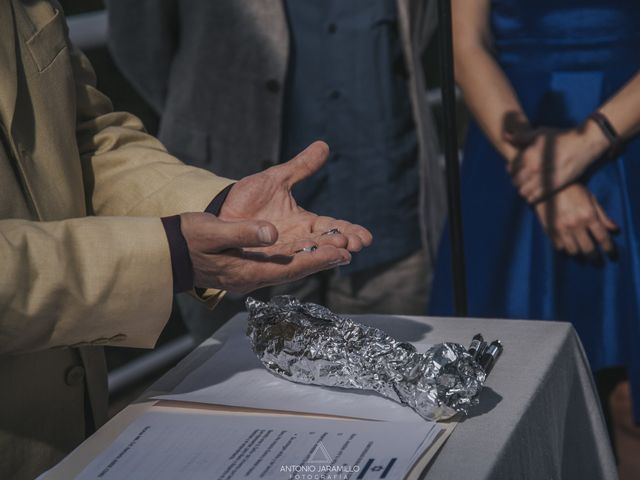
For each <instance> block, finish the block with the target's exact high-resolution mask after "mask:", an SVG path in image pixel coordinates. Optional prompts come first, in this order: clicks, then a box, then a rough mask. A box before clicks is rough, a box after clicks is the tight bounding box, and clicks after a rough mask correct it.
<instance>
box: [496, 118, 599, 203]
mask: <svg viewBox="0 0 640 480" xmlns="http://www.w3.org/2000/svg"><path fill="white" fill-rule="evenodd" d="M509 140H510V143H512V144H513V145H514V146H516V147H518V148H520V152H519V154H518V155H517V156H516V157H515V158H514V159H513V160H512V161H510V162H509V164H508V166H507V170H508V171H509V174H510V175H511V177H512V179H513V184H514V185H515V187H516V188H517V189H518V191H519V193H520V195H522V196H523V197H524V198H525V199H526V200H527V201H528V202H529V203H534V202H537V201H539V200H540V199H542V198H543V197H545V196H547V195H550V194H552V193H553V192H555V191H556V190H559V189H561V188H562V187H564V186H566V185H568V184H569V183H571V182H573V181H574V180H576V179H577V178H578V177H580V175H582V174H583V173H584V171H585V170H586V169H587V168H588V167H589V165H590V164H591V163H592V162H593V161H594V160H596V159H597V158H599V157H600V156H601V155H602V154H603V153H604V152H605V151H606V149H607V148H608V146H609V141H608V140H607V138H606V137H605V136H604V134H603V133H602V131H601V130H600V128H599V127H598V126H597V125H596V124H595V123H594V122H592V121H588V122H586V123H585V124H584V125H583V126H581V127H579V128H574V129H570V130H556V129H551V128H540V129H536V130H531V131H529V132H522V133H520V134H519V135H516V136H514V138H512V139H509Z"/></svg>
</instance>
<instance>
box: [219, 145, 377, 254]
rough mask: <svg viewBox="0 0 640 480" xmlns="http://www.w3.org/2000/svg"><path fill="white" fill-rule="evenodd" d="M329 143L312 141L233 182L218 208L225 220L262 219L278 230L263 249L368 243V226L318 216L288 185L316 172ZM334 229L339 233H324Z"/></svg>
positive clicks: (357, 247)
mask: <svg viewBox="0 0 640 480" xmlns="http://www.w3.org/2000/svg"><path fill="white" fill-rule="evenodd" d="M328 154H329V147H328V146H327V145H326V144H325V143H323V142H315V143H313V144H312V145H311V146H309V147H308V148H307V149H306V150H304V151H303V152H302V153H300V154H299V155H298V156H297V157H295V158H294V159H293V160H291V161H289V162H287V163H284V164H281V165H277V166H275V167H272V168H269V169H268V170H265V171H264V172H260V173H257V174H255V175H251V176H249V177H246V178H243V179H242V180H240V181H239V182H238V183H236V184H235V185H234V186H233V188H232V189H231V191H230V192H229V195H228V197H227V199H226V200H225V202H224V205H223V207H222V210H221V212H220V219H222V220H225V221H243V220H265V221H267V222H270V223H272V224H273V225H274V226H275V227H276V229H277V230H278V241H277V243H276V245H274V247H267V248H265V249H264V251H265V253H267V252H268V251H269V250H273V249H274V248H277V249H278V250H279V251H281V249H282V248H283V247H284V246H286V245H292V248H299V246H300V242H303V243H307V244H309V245H315V246H317V247H318V249H319V250H322V249H327V248H332V249H346V250H347V251H350V252H356V251H359V250H360V249H361V248H362V247H363V246H367V245H369V244H370V243H371V240H372V237H371V234H370V233H369V231H368V230H366V229H365V228H363V227H361V226H360V225H354V224H352V223H350V222H347V221H344V220H337V219H334V218H331V217H321V216H318V215H316V214H314V213H311V212H308V211H306V210H304V209H303V208H301V207H300V206H298V204H297V203H296V201H295V199H294V198H293V195H292V193H291V189H292V188H293V186H294V185H295V184H296V183H298V182H299V181H301V180H304V179H305V178H307V177H309V176H310V175H312V174H313V173H315V172H317V171H318V170H319V169H320V168H321V167H322V165H323V164H324V163H325V162H326V160H327V157H328ZM334 229H335V230H337V231H338V232H339V233H335V234H331V235H327V234H326V233H327V232H333V231H335V230H334Z"/></svg>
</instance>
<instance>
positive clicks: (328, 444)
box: [77, 409, 450, 480]
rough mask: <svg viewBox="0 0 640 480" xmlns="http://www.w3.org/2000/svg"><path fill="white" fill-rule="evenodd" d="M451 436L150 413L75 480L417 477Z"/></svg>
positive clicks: (433, 428)
mask: <svg viewBox="0 0 640 480" xmlns="http://www.w3.org/2000/svg"><path fill="white" fill-rule="evenodd" d="M449 432H450V429H449V428H446V427H445V426H443V425H440V424H437V423H433V422H424V423H420V424H416V423H407V422H379V421H362V420H347V419H328V418H314V417H305V416H300V415H295V416H287V415H273V416H266V415H248V414H229V413H223V412H219V413H217V414H211V413H203V412H198V411H197V409H184V410H183V411H181V412H178V413H176V412H163V411H153V412H149V413H146V414H144V415H142V416H141V417H139V418H137V419H136V420H135V421H134V422H133V423H131V424H130V425H129V426H128V428H127V429H126V430H125V431H124V432H122V433H121V434H120V436H119V437H118V438H117V439H116V440H115V441H114V442H113V443H112V444H111V445H110V446H109V448H107V449H106V450H104V451H103V452H102V453H101V454H100V455H99V456H98V457H96V458H95V459H94V460H93V461H92V462H91V463H90V464H89V465H88V466H87V467H86V468H85V469H84V470H83V471H82V473H81V474H80V475H79V476H78V477H77V478H79V479H81V480H87V479H103V480H115V479H118V480H119V479H130V478H153V479H154V480H174V479H177V478H179V479H181V480H196V479H203V480H204V479H207V480H210V479H218V480H239V479H263V480H285V479H286V480H294V479H295V480H303V479H313V480H316V479H317V480H372V479H394V480H395V479H402V478H418V477H419V476H420V474H421V472H422V470H423V469H424V466H425V465H426V463H427V462H428V461H429V459H430V458H431V456H432V455H433V453H434V452H435V451H436V450H437V448H438V447H439V445H441V444H442V442H444V439H445V438H446V436H447V435H448V433H449ZM425 452H431V454H430V455H428V456H425V455H424V454H425Z"/></svg>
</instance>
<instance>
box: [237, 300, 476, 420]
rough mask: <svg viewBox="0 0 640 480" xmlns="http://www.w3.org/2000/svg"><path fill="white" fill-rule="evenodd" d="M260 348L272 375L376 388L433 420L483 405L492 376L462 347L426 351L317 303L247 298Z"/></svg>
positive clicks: (258, 351) (250, 331) (251, 327)
mask: <svg viewBox="0 0 640 480" xmlns="http://www.w3.org/2000/svg"><path fill="white" fill-rule="evenodd" d="M246 305H247V309H248V311H249V325H248V329H247V335H248V336H249V338H250V340H251V343H252V346H253V350H254V352H255V353H256V354H257V355H258V357H259V359H260V360H261V362H262V364H263V365H264V366H265V367H266V368H267V369H268V370H269V371H271V372H272V373H274V374H276V375H279V376H282V377H284V378H286V379H287V380H291V381H293V382H298V383H306V384H315V385H323V386H329V387H341V388H355V389H361V390H373V391H375V392H377V393H379V394H381V395H383V396H385V397H387V398H390V399H391V400H394V401H396V402H399V403H402V404H404V405H407V406H409V407H411V408H412V409H414V410H415V411H416V412H417V413H418V414H419V415H420V416H421V417H423V418H425V419H427V420H442V419H446V418H450V417H452V416H453V415H455V414H456V413H458V412H465V413H466V411H467V409H468V407H469V406H470V405H474V404H476V403H477V398H476V397H477V394H478V393H479V392H480V390H481V389H482V385H483V383H484V381H485V377H486V375H485V372H484V371H483V369H482V368H481V367H480V366H479V365H478V364H477V363H476V362H475V361H474V360H473V358H472V356H471V355H469V353H468V352H467V351H466V349H465V348H464V347H463V346H462V345H459V344H457V343H442V344H438V345H434V346H433V347H431V348H429V349H428V350H427V351H426V352H424V353H419V352H417V351H416V349H415V347H414V346H413V345H411V344H409V343H404V342H399V341H397V340H395V339H393V338H391V337H389V336H388V335H387V334H386V333H384V332H383V331H382V330H379V329H377V328H373V327H368V326H365V325H361V324H358V323H356V322H354V321H353V320H351V319H349V318H345V317H341V316H339V315H336V314H334V313H333V312H331V311H330V310H329V309H327V308H325V307H322V306H320V305H316V304H313V303H301V302H300V301H299V300H297V299H296V298H294V297H290V296H280V297H274V298H273V299H272V300H271V301H270V302H269V303H264V302H260V301H258V300H255V299H253V298H248V299H247V302H246Z"/></svg>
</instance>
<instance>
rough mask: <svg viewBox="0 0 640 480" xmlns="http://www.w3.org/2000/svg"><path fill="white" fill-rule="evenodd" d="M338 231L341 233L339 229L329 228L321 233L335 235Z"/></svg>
mask: <svg viewBox="0 0 640 480" xmlns="http://www.w3.org/2000/svg"><path fill="white" fill-rule="evenodd" d="M338 233H342V232H340V230H338V229H337V228H332V229H331V230H327V231H326V232H324V233H323V234H321V235H337V234H338Z"/></svg>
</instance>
